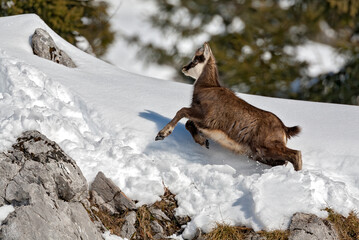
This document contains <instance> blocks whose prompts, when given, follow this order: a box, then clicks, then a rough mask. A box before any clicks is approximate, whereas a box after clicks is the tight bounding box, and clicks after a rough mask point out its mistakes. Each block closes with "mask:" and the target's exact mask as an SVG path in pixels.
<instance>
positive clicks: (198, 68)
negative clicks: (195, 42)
mask: <svg viewBox="0 0 359 240" xmlns="http://www.w3.org/2000/svg"><path fill="white" fill-rule="evenodd" d="M211 56H212V50H211V48H210V47H209V44H208V43H204V44H203V46H202V47H200V48H199V49H198V50H197V51H196V53H195V55H194V57H193V58H192V61H191V62H190V63H188V64H187V65H185V66H183V68H182V72H183V74H184V75H186V76H189V77H191V78H194V79H195V80H197V79H198V78H199V76H201V74H202V72H203V69H204V67H205V66H206V64H207V62H208V60H209V59H210V58H211Z"/></svg>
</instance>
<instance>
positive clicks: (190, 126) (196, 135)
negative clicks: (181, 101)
mask: <svg viewBox="0 0 359 240" xmlns="http://www.w3.org/2000/svg"><path fill="white" fill-rule="evenodd" d="M186 129H187V130H188V131H189V132H190V133H191V135H192V137H193V140H194V141H195V142H196V143H198V144H199V145H201V146H205V147H206V148H209V142H208V140H207V139H206V138H205V137H204V136H203V135H202V134H201V132H200V131H199V130H198V128H197V127H196V125H195V124H194V122H193V121H191V120H188V121H187V122H186Z"/></svg>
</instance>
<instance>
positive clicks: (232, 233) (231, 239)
mask: <svg viewBox="0 0 359 240" xmlns="http://www.w3.org/2000/svg"><path fill="white" fill-rule="evenodd" d="M254 234H257V235H258V236H260V237H265V239H266V240H287V239H288V237H289V231H280V230H275V231H271V232H266V231H260V232H257V233H255V232H254V231H253V229H251V228H247V227H234V226H229V225H227V224H224V223H217V226H216V227H215V228H214V229H213V230H212V231H211V232H210V233H208V234H206V235H205V236H204V238H205V239H206V240H243V239H246V238H247V237H250V236H253V235H254Z"/></svg>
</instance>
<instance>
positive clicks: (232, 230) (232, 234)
mask: <svg viewBox="0 0 359 240" xmlns="http://www.w3.org/2000/svg"><path fill="white" fill-rule="evenodd" d="M243 237H244V236H243V234H242V233H241V232H240V231H239V228H238V227H232V226H229V225H227V224H224V223H217V226H216V227H215V228H214V229H213V230H212V231H211V232H210V233H208V234H206V235H205V239H206V240H242V239H243Z"/></svg>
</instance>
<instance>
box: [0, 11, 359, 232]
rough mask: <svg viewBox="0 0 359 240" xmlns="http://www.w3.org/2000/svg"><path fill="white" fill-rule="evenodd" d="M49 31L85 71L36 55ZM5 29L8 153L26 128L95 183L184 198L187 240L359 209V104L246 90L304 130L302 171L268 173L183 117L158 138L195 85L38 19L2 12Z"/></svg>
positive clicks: (298, 145) (1, 136)
mask: <svg viewBox="0 0 359 240" xmlns="http://www.w3.org/2000/svg"><path fill="white" fill-rule="evenodd" d="M39 27H40V28H44V29H45V30H47V31H48V32H49V33H50V35H51V36H52V37H53V39H54V40H55V42H56V44H57V45H58V46H59V47H60V48H61V49H63V50H64V51H65V52H66V53H67V54H68V55H69V56H70V57H71V58H72V59H73V60H74V62H75V63H76V65H77V66H78V67H77V68H75V69H70V68H67V67H65V66H62V65H58V64H56V63H53V62H50V61H48V60H45V59H41V58H39V57H37V56H34V55H33V53H32V49H31V46H30V42H29V39H30V37H31V36H32V34H33V33H34V31H35V29H36V28H39ZM0 31H1V33H2V34H0V150H2V151H3V150H5V149H6V148H8V147H9V145H10V144H11V143H12V142H13V141H14V140H15V138H16V137H17V136H19V135H20V133H21V132H23V131H25V130H32V129H34V130H39V131H41V132H42V133H44V134H45V135H47V136H48V137H49V138H50V139H53V140H55V141H56V142H57V143H59V145H60V146H61V147H62V148H63V149H64V150H65V152H67V153H68V154H69V155H70V156H71V157H72V158H73V159H75V160H76V161H77V163H78V165H79V166H80V168H81V170H82V171H83V173H84V175H85V177H86V178H87V180H88V181H92V180H93V178H94V177H95V174H96V173H97V172H98V171H103V172H104V173H105V174H106V175H107V176H108V177H110V178H111V179H112V180H113V181H114V182H115V183H116V184H117V185H118V186H119V187H120V188H121V189H122V190H123V191H124V192H125V193H126V194H127V195H128V196H129V197H130V198H132V199H137V200H138V201H139V202H138V205H141V204H146V203H151V202H154V201H156V200H158V199H159V197H158V196H159V195H161V194H162V193H163V189H164V186H167V187H168V188H169V189H170V190H171V191H172V192H173V193H175V194H176V195H177V200H178V203H179V208H178V209H177V214H179V215H189V216H191V218H192V221H191V222H190V223H189V224H188V225H187V226H186V230H185V232H184V233H183V236H184V237H191V236H193V234H194V233H195V230H196V228H198V227H199V228H202V229H203V230H204V231H209V230H210V229H211V228H212V227H214V223H215V222H226V223H229V224H233V225H246V226H248V227H253V228H254V229H255V230H259V229H266V230H270V229H285V228H287V226H288V223H289V221H290V218H291V216H292V215H293V214H294V213H295V212H306V213H314V214H316V215H318V216H321V217H325V216H326V212H325V211H323V209H324V208H326V207H331V208H333V209H334V210H335V211H338V212H339V213H342V214H344V215H346V214H348V212H349V211H350V210H355V211H359V174H358V172H359V147H358V143H359V141H358V135H359V127H358V126H359V107H357V106H346V105H336V104H323V103H312V102H303V101H293V100H284V99H275V98H267V97H259V96H251V95H244V94H238V95H239V96H240V97H242V98H243V99H245V100H246V101H248V102H249V103H251V104H253V105H255V106H257V107H259V108H262V109H265V110H269V111H272V112H274V113H275V114H276V115H277V116H278V117H279V118H281V119H282V120H283V122H284V123H285V125H287V126H293V125H300V126H301V127H302V133H301V135H300V136H299V137H296V138H294V139H292V140H290V141H289V144H288V146H289V147H290V148H293V149H298V150H301V151H302V155H303V170H302V171H299V172H295V171H294V170H293V167H292V166H291V165H290V164H288V166H279V167H274V168H270V167H268V166H265V165H262V164H259V163H256V162H254V161H252V160H250V159H248V158H246V157H244V156H238V155H234V154H232V153H231V152H229V151H227V150H224V149H223V148H221V147H220V146H218V145H217V144H215V143H214V142H210V149H209V150H207V149H204V148H201V147H200V146H199V145H198V144H195V143H194V142H193V140H192V137H191V136H190V134H189V133H188V132H187V131H186V130H185V128H184V122H180V124H179V125H178V126H177V128H176V129H175V131H174V132H173V134H172V135H171V136H170V137H168V138H166V139H165V140H164V141H162V142H155V141H154V137H155V136H156V134H157V132H158V131H159V130H160V129H161V128H162V127H163V126H164V125H165V124H166V123H167V122H168V121H169V120H170V119H171V118H172V117H173V116H174V114H175V113H176V111H177V110H179V109H180V108H181V107H183V106H188V105H189V104H190V100H191V94H192V86H191V85H187V84H181V83H176V82H170V81H162V80H158V79H153V78H147V77H143V76H140V75H136V74H133V73H129V72H126V71H124V70H121V69H119V68H116V67H114V66H111V65H109V64H107V63H105V62H103V61H101V60H98V59H96V58H94V57H92V56H89V55H87V54H86V53H83V52H82V51H80V50H78V49H77V48H75V47H73V46H72V45H70V44H69V43H67V42H66V41H64V40H63V39H62V38H60V37H59V36H58V35H57V34H56V33H55V32H53V31H52V30H51V29H50V28H49V27H48V26H47V25H46V24H45V23H44V22H43V21H42V20H41V19H40V18H39V17H37V16H36V15H32V14H29V15H19V16H13V17H6V18H0ZM214 54H215V53H214ZM118 57H119V58H121V56H118Z"/></svg>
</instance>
